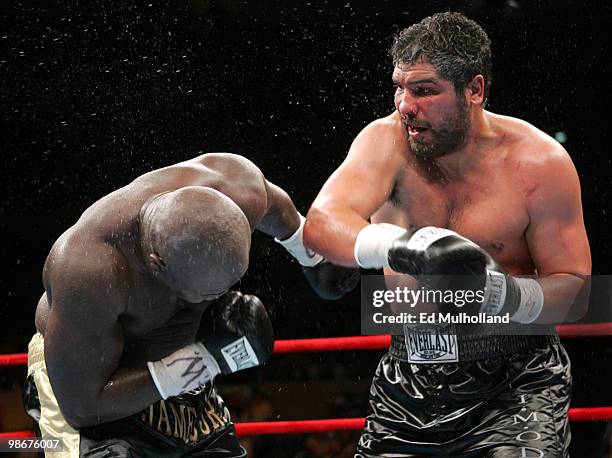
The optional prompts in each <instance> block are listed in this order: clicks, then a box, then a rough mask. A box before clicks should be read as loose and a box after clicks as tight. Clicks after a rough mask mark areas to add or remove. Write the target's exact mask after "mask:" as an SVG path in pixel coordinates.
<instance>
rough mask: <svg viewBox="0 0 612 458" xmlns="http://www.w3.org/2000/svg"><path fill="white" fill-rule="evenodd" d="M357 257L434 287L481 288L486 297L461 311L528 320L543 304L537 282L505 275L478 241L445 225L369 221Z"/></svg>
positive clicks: (360, 261) (364, 263) (366, 264)
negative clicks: (408, 226)
mask: <svg viewBox="0 0 612 458" xmlns="http://www.w3.org/2000/svg"><path fill="white" fill-rule="evenodd" d="M355 260H356V261H357V263H358V264H359V265H360V266H362V267H364V268H381V267H390V268H391V269H393V270H395V271H396V272H400V273H406V274H409V275H413V276H415V275H416V276H419V279H420V280H421V281H425V283H427V284H428V286H430V287H434V288H437V289H447V290H454V291H456V290H460V289H462V290H472V291H475V290H478V289H481V290H483V291H484V300H483V301H482V302H476V303H475V304H471V305H470V306H468V307H466V308H465V309H464V310H463V311H464V312H466V313H469V314H475V313H486V314H489V315H499V314H502V313H509V314H510V319H511V320H512V321H515V322H518V323H531V322H533V321H535V320H536V319H537V317H538V316H539V314H540V312H541V311H542V307H543V304H544V294H543V291H542V288H541V286H540V285H539V283H538V282H537V281H535V280H533V279H528V278H517V277H512V276H509V275H506V274H505V273H504V271H503V269H502V268H501V266H499V264H497V263H496V262H495V261H494V260H493V258H491V256H489V255H488V254H487V253H486V252H485V251H484V250H483V249H481V248H480V247H479V246H478V245H476V244H475V243H474V242H472V241H471V240H468V239H466V238H465V237H462V236H460V235H459V234H457V233H456V232H453V231H450V230H448V229H442V228H437V227H424V228H421V229H418V230H413V229H411V230H406V229H404V228H401V227H399V226H395V225H392V224H385V223H383V224H370V225H369V226H366V227H365V228H364V229H362V230H361V232H360V233H359V234H358V236H357V241H356V243H355ZM455 310H456V311H460V310H458V309H455Z"/></svg>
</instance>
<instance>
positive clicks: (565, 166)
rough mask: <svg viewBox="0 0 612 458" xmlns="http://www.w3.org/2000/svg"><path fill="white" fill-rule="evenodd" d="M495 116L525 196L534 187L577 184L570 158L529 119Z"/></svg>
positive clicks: (574, 185)
mask: <svg viewBox="0 0 612 458" xmlns="http://www.w3.org/2000/svg"><path fill="white" fill-rule="evenodd" d="M495 116H496V117H497V119H498V120H499V123H500V126H501V127H502V129H503V133H504V139H505V143H506V145H505V146H506V150H507V157H508V159H509V161H510V163H511V164H512V165H513V168H514V169H515V170H516V172H517V173H518V175H519V177H520V179H521V181H522V182H523V183H524V185H525V186H526V193H527V195H528V196H530V195H532V194H533V193H534V192H535V191H536V190H543V189H546V188H551V189H552V188H559V187H561V186H566V187H576V186H577V185H578V177H577V173H576V169H575V167H574V164H573V162H572V159H571V158H570V156H569V154H568V153H567V151H566V150H565V148H563V146H561V145H560V144H559V143H558V142H557V141H556V140H555V139H553V138H552V137H551V136H549V135H548V134H546V133H545V132H543V131H541V130H540V129H538V128H536V127H535V126H533V125H531V124H529V123H528V122H525V121H522V120H520V119H516V118H511V117H507V116H499V115H495Z"/></svg>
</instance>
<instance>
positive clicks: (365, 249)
mask: <svg viewBox="0 0 612 458" xmlns="http://www.w3.org/2000/svg"><path fill="white" fill-rule="evenodd" d="M405 233H406V229H404V228H403V227H399V226H396V225H395V224H388V223H379V224H369V225H367V226H366V227H364V228H363V229H362V230H361V231H359V234H357V240H356V241H355V250H354V252H353V255H354V256H355V261H356V262H357V264H358V265H359V266H360V267H363V268H364V269H381V268H383V267H389V260H388V259H387V254H388V253H389V249H390V248H391V245H392V244H393V242H394V241H395V239H397V238H398V237H401V236H402V235H404V234H405Z"/></svg>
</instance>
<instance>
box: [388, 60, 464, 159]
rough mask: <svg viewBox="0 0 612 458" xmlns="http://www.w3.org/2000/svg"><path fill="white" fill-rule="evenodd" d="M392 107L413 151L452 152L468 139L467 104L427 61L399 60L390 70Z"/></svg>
mask: <svg viewBox="0 0 612 458" xmlns="http://www.w3.org/2000/svg"><path fill="white" fill-rule="evenodd" d="M392 78H393V83H394V84H395V108H396V110H397V111H398V112H399V114H400V116H401V119H402V122H403V124H404V126H405V128H406V135H407V137H408V141H409V142H410V146H411V149H412V152H413V153H414V154H416V155H417V156H422V157H440V156H444V155H446V154H450V153H453V152H454V151H457V150H458V149H459V148H461V147H462V146H463V145H464V144H465V142H466V141H467V136H468V133H469V130H470V116H469V106H468V104H467V101H466V100H465V99H464V98H463V97H461V96H459V95H457V93H456V91H455V87H454V85H453V83H452V82H451V81H448V80H445V79H443V78H442V77H441V76H440V75H439V74H438V72H437V71H436V69H435V68H434V66H433V65H431V64H430V63H429V62H426V61H417V62H414V63H408V64H404V63H401V64H399V65H398V66H397V67H395V69H394V70H393V77H392Z"/></svg>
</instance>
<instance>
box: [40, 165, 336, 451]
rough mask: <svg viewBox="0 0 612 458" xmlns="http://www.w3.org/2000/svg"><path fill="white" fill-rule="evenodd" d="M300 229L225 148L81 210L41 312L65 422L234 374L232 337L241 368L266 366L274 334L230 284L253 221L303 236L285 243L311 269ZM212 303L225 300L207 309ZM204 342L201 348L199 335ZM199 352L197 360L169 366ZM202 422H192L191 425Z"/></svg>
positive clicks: (285, 206) (50, 275)
mask: <svg viewBox="0 0 612 458" xmlns="http://www.w3.org/2000/svg"><path fill="white" fill-rule="evenodd" d="M302 227H303V217H301V216H300V215H299V213H298V212H297V210H296V208H295V206H294V205H293V202H292V201H291V199H290V198H289V196H288V195H287V194H286V193H285V192H284V191H283V190H281V189H280V188H279V187H277V186H275V185H274V184H272V183H270V182H269V181H267V180H266V179H265V178H264V176H263V174H262V173H261V171H260V170H259V169H258V168H257V167H256V166H255V165H254V164H253V163H252V162H250V161H249V160H247V159H245V158H244V157H241V156H238V155H234V154H227V153H211V154H204V155H202V156H199V157H196V158H194V159H192V160H189V161H185V162H182V163H179V164H176V165H172V166H169V167H165V168H162V169H159V170H155V171H152V172H150V173H147V174H145V175H143V176H141V177H139V178H137V179H136V180H134V181H133V182H132V183H130V184H129V185H127V186H125V187H123V188H120V189H118V190H117V191H115V192H112V193H111V194H109V195H107V196H105V197H103V198H102V199H100V200H98V201H97V202H96V203H94V204H93V205H92V206H91V207H89V208H88V209H87V210H86V211H85V212H84V213H83V215H82V216H81V218H80V219H79V220H78V221H77V223H76V224H75V225H74V226H72V227H71V228H70V229H68V230H67V231H66V232H65V233H64V234H62V235H61V237H60V238H59V239H58V240H57V241H56V242H55V244H54V245H53V248H52V249H51V252H50V254H49V256H48V258H47V261H46V263H45V266H44V271H43V282H44V286H45V293H44V294H43V296H42V297H41V299H40V302H39V304H38V307H37V310H36V328H37V331H38V332H39V333H40V334H41V335H42V337H43V338H44V361H45V362H46V370H47V371H48V379H49V381H50V384H51V387H52V390H53V393H54V396H55V398H56V399H57V404H59V409H60V410H61V413H62V415H63V417H64V418H65V420H66V422H67V423H68V424H69V425H70V426H71V427H72V428H77V429H82V428H86V427H92V426H96V425H103V424H105V423H108V422H113V421H116V420H119V419H125V418H128V417H130V416H133V415H135V414H138V413H139V412H141V411H143V410H144V409H145V408H148V407H149V406H151V405H153V404H154V403H158V402H159V401H160V399H166V398H168V397H171V396H179V395H181V394H184V393H186V392H188V391H190V390H194V389H197V388H198V387H199V386H203V385H204V384H205V383H206V382H208V381H210V380H211V379H212V378H213V377H214V375H216V374H217V373H220V372H222V373H230V372H234V371H235V370H239V369H240V368H241V367H238V368H237V369H236V368H228V366H227V364H226V363H225V362H224V359H223V356H221V353H222V352H221V351H220V347H222V346H223V343H227V342H228V341H229V340H232V339H233V338H234V337H236V339H238V340H240V338H242V337H243V336H244V337H245V338H246V339H247V340H248V345H247V347H249V346H250V347H252V352H251V353H249V357H248V358H250V357H253V358H254V362H253V361H247V362H248V364H246V365H245V366H244V367H251V366H253V365H257V364H261V363H263V362H265V359H266V358H267V357H268V356H269V354H270V353H271V350H272V344H273V337H272V330H271V325H270V322H269V318H268V317H267V314H266V313H265V309H264V308H263V305H262V304H261V302H259V300H258V299H257V298H255V297H254V296H248V295H244V296H243V295H241V294H240V293H237V292H231V293H228V294H226V293H227V292H228V291H229V289H230V287H231V286H232V285H234V284H235V283H236V282H237V281H238V280H240V278H241V277H242V276H243V274H244V273H245V271H246V270H247V267H248V264H249V249H250V244H251V232H252V231H253V230H255V229H257V230H259V231H262V232H264V233H265V234H268V235H271V236H273V237H275V238H276V239H277V241H281V240H286V239H288V238H290V239H292V240H293V239H295V238H296V234H298V235H299V240H298V241H297V242H292V243H294V245H293V246H291V247H289V246H286V245H285V248H287V249H288V250H289V251H291V252H292V254H293V255H294V256H295V257H296V258H297V259H298V261H300V262H301V263H302V264H304V265H307V266H311V267H308V268H315V267H312V266H313V265H314V264H316V262H318V261H319V260H320V257H318V258H319V259H318V260H315V261H312V258H313V255H312V254H311V253H308V254H307V253H306V251H305V249H304V248H303V246H301V247H300V244H301V228H302ZM292 234H293V237H290V236H292ZM280 243H281V244H284V243H285V242H280ZM296 243H297V245H296ZM300 249H301V250H302V251H301V252H300ZM343 270H345V269H343ZM328 273H329V272H328ZM221 296H223V297H222V298H221V299H218V298H220V297H221ZM228 297H229V299H228ZM217 299H218V301H216V300H217ZM215 301H216V302H215ZM213 302H215V303H222V305H220V306H218V307H217V309H219V307H221V309H219V310H218V311H217V312H214V313H213V315H210V314H209V315H206V314H207V313H209V311H210V310H213V309H214V306H212V305H211V303H213ZM203 316H204V318H203ZM218 334H222V335H221V336H219V335H218ZM228 334H230V335H231V336H230V337H231V338H230V339H229V340H228V336H227V335H228ZM200 340H201V341H202V343H203V346H202V343H194V342H199V341H200ZM211 340H215V342H211ZM219 342H222V343H221V344H219ZM186 349H189V352H190V353H188V354H187V353H185V352H186V351H187V350H186ZM181 352H182V353H181ZM203 353H205V354H207V355H209V356H208V359H204V362H205V364H204V365H200V366H196V365H194V364H195V363H194V364H191V365H188V364H186V363H185V365H184V367H183V368H182V369H180V370H178V369H176V368H177V366H179V365H180V364H182V363H183V362H185V361H187V362H189V363H191V362H193V361H196V359H197V360H198V361H201V359H202V358H200V356H201V355H202V354H203ZM245 353H248V351H247V350H245ZM253 353H254V355H253ZM173 355H174V356H173ZM177 355H178V356H177ZM248 358H247V359H248ZM33 359H35V358H33ZM240 362H242V363H244V359H243V360H238V363H239V364H238V366H240ZM228 364H230V365H231V363H228ZM213 367H214V370H213ZM207 374H208V375H207ZM37 384H39V385H40V383H39V382H37ZM41 389H42V388H41V386H38V391H39V392H40V391H41ZM207 399H208V398H207ZM161 402H162V404H163V402H164V401H161ZM168 405H169V404H163V405H160V409H161V410H159V421H157V420H156V421H153V420H152V418H153V413H151V414H150V415H151V418H149V425H148V426H157V427H158V428H157V429H158V430H162V431H163V430H164V426H165V425H164V421H167V423H168V431H170V429H171V428H170V423H171V421H170V420H169V418H171V417H169V416H168V413H167V412H166V411H169V410H170V408H169V407H168ZM194 405H195V404H194ZM193 408H194V409H195V407H193ZM150 409H151V412H153V408H152V407H151V408H150ZM186 409H187V411H188V410H189V409H192V407H191V406H188V407H186ZM207 409H209V412H208V415H209V417H210V418H209V419H211V421H212V424H213V425H216V426H219V425H218V424H222V423H223V421H225V420H223V415H224V408H223V407H219V408H218V409H217V411H214V412H212V413H211V410H210V409H211V407H210V404H209V405H208V407H207ZM156 412H157V411H156ZM43 413H44V412H43ZM188 413H189V412H188ZM147 415H149V414H147ZM147 415H144V417H143V418H148V417H147ZM164 415H165V416H164ZM180 415H183V407H181V412H180ZM194 415H196V413H195V410H194ZM183 417H184V415H183ZM183 417H180V416H179V417H177V418H179V419H180V420H181V421H182V420H183ZM156 418H157V417H156ZM196 420H197V419H194V420H193V424H194V425H196ZM176 421H179V420H176ZM189 421H191V420H189ZM202 421H204V420H202ZM185 424H186V425H187V423H185ZM209 426H210V425H207V424H205V422H204V423H201V424H200V430H199V431H200V435H202V431H206V432H208V431H209V429H210V428H209ZM194 428H195V426H194ZM183 429H185V431H186V432H185V433H184V436H185V437H187V436H191V435H192V432H191V430H189V429H190V427H189V428H188V427H185V428H183ZM194 431H195V432H194V433H193V434H194V435H195V436H194V437H197V436H198V431H197V430H195V429H194ZM170 434H171V433H170ZM174 435H175V436H176V435H177V431H175V432H174ZM143 442H145V443H146V442H148V440H146V439H145V440H144V441H143ZM114 446H116V445H114ZM217 447H218V448H219V444H217ZM234 448H235V449H236V450H237V452H236V455H231V454H230V451H226V453H227V454H220V455H210V456H242V455H241V454H240V453H241V451H240V448H239V446H237V445H234ZM82 449H83V447H82V445H81V453H82V452H83V450H82ZM71 456H72V455H71ZM87 456H89V455H87ZM104 456H110V455H104ZM206 456H209V455H206Z"/></svg>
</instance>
